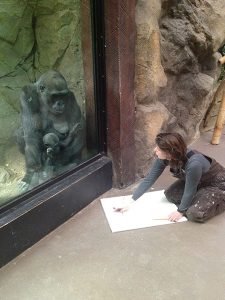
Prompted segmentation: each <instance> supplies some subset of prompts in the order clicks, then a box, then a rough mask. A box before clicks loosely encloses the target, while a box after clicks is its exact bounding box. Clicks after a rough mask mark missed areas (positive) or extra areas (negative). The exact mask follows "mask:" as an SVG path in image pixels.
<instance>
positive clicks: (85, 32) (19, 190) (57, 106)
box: [0, 0, 99, 206]
mask: <svg viewBox="0 0 225 300" xmlns="http://www.w3.org/2000/svg"><path fill="white" fill-rule="evenodd" d="M0 22H1V26H0V39H1V43H0V96H1V99H0V116H1V118H0V206H3V205H5V204H6V203H9V202H10V201H12V200H13V199H16V198H17V197H18V196H19V195H20V196H21V195H23V194H24V193H26V192H29V191H31V190H33V189H34V188H36V187H38V186H40V185H41V184H43V183H45V182H47V181H51V180H52V179H53V178H57V176H59V175H61V174H63V173H65V172H67V171H68V170H71V169H74V168H76V167H77V166H79V165H81V164H82V163H83V162H85V161H87V160H88V159H90V158H92V157H94V156H95V155H96V154H97V153H98V151H99V145H98V136H97V132H98V129H97V123H96V108H95V107H96V106H95V99H94V80H93V53H92V49H93V47H92V26H91V8H90V2H89V1H78V0H48V1H45V0H40V1H20V0H10V1H1V3H0Z"/></svg>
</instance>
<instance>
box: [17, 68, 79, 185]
mask: <svg viewBox="0 0 225 300" xmlns="http://www.w3.org/2000/svg"><path fill="white" fill-rule="evenodd" d="M20 101H21V122H22V126H21V128H19V129H18V130H17V133H16V136H17V143H18V145H19V148H20V151H21V152H22V153H24V155H25V160H26V174H25V176H24V178H23V180H22V188H23V190H27V189H30V188H32V187H34V186H36V185H38V184H40V183H42V182H43V181H45V180H46V179H48V178H50V177H51V176H53V175H55V174H58V173H60V172H61V171H62V170H64V169H66V168H65V167H66V166H69V164H71V163H79V161H80V160H81V153H82V149H83V147H84V144H85V122H84V118H83V116H82V114H81V110H80V107H79V106H78V104H77V101H76V98H75V96H74V94H73V93H72V92H71V91H70V90H69V89H68V86H67V83H66V80H65V79H64V77H63V76H62V75H61V74H60V73H59V72H57V71H53V70H51V71H48V72H46V73H45V74H43V75H42V76H41V77H40V78H39V80H38V81H37V82H36V83H34V84H30V85H27V86H24V87H23V89H22V95H21V99H20Z"/></svg>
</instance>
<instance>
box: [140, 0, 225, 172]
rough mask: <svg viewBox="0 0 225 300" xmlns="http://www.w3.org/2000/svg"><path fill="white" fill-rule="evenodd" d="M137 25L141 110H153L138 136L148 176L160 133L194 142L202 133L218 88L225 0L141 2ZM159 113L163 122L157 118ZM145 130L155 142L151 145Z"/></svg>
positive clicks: (145, 115) (145, 114)
mask: <svg viewBox="0 0 225 300" xmlns="http://www.w3.org/2000/svg"><path fill="white" fill-rule="evenodd" d="M136 25H137V46H136V49H137V50H136V102H137V111H143V109H142V108H141V106H143V105H145V106H147V108H145V112H143V113H142V114H141V115H140V114H137V118H140V117H141V118H143V120H142V121H141V122H140V120H137V122H136V134H135V136H136V149H139V148H140V149H141V151H137V157H136V165H137V174H138V175H139V176H142V175H143V174H144V173H146V171H147V168H148V166H147V164H146V162H147V161H149V160H150V159H151V157H152V151H153V144H154V137H155V134H156V133H158V132H159V131H162V130H164V131H178V132H180V133H181V134H182V135H183V136H184V137H185V139H186V140H187V141H188V142H190V141H191V140H193V139H194V138H196V137H197V136H198V135H199V127H200V124H201V122H202V120H203V119H204V116H205V114H206V111H207V109H208V107H209V105H210V103H211V102H212V100H213V94H214V92H215V90H216V87H217V85H218V83H217V79H218V75H219V72H220V68H219V66H218V63H217V62H218V57H219V54H218V49H219V48H220V47H221V46H222V45H223V44H224V43H225V2H224V1H223V0H218V1H213V0H191V1H187V0H181V1H174V0H162V1H157V0H138V1H137V6H136ZM157 37H160V42H158V38H157ZM159 103H160V105H158V104H159ZM158 110H159V111H158ZM156 111H158V113H156ZM157 114H158V115H160V116H161V117H160V121H159V120H158V121H156V120H155V116H156V115H157ZM168 116H169V117H168ZM148 122H152V123H153V124H152V125H151V126H150V125H148ZM141 126H142V128H141ZM145 128H147V129H145ZM151 128H152V129H151ZM142 132H145V133H147V134H148V137H147V139H148V140H150V141H151V143H146V141H145V140H146V137H145V136H144V134H142ZM144 147H145V149H142V148H144ZM143 157H145V159H143Z"/></svg>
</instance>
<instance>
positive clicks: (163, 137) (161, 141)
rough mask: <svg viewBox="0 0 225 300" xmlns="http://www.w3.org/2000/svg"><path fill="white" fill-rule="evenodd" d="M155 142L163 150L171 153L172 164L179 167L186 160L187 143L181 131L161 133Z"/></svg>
mask: <svg viewBox="0 0 225 300" xmlns="http://www.w3.org/2000/svg"><path fill="white" fill-rule="evenodd" d="M155 142H156V145H157V146H158V147H159V148H160V149H161V150H163V151H165V152H167V153H169V154H170V155H171V162H170V164H171V165H174V166H177V167H178V166H180V165H181V164H183V163H184V162H185V161H186V159H187V158H186V152H187V145H186V143H185V141H184V139H183V137H182V136H181V135H180V134H179V133H175V132H174V133H172V132H171V133H170V132H168V133H159V134H157V136H156V138H155Z"/></svg>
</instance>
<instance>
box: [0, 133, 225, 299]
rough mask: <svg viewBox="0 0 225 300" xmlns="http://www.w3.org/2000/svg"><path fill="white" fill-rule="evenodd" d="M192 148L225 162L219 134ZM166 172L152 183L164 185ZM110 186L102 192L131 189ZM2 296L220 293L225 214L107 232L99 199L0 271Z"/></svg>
mask: <svg viewBox="0 0 225 300" xmlns="http://www.w3.org/2000/svg"><path fill="white" fill-rule="evenodd" d="M211 134H212V133H205V134H203V135H202V137H201V138H200V139H199V140H198V141H197V142H196V143H194V145H192V147H194V148H196V149H198V150H201V151H204V152H205V153H206V154H208V155H212V156H213V157H214V158H216V159H217V160H218V161H220V162H221V163H223V164H224V165H225V155H224V153H225V136H224V135H223V137H222V141H221V143H220V145H218V146H213V145H210V139H211ZM168 178H169V177H167V176H166V174H165V175H164V176H162V177H161V179H160V180H159V181H158V183H157V185H155V187H156V188H157V189H158V188H159V189H160V188H163V187H165V185H167V184H168V183H169V179H168ZM134 186H135V185H133V186H131V187H129V188H128V189H126V190H123V191H121V190H120V191H118V190H115V189H112V190H110V191H109V192H108V193H106V194H104V195H103V196H104V197H108V196H112V195H118V194H122V193H124V194H126V193H129V192H130V191H131V190H132V189H133V188H134ZM0 299H1V300H14V299H15V300H36V299H37V300H58V299H59V300H73V299H74V300H89V299H90V300H131V299H137V300H145V299H146V300H170V299H177V300H186V299H188V300H189V299H194V300H203V299H204V300H223V299H225V213H223V214H221V215H220V216H217V217H215V218H214V219H212V220H210V221H208V222H207V223H205V224H197V223H192V222H184V223H179V224H171V225H163V226H157V227H150V228H145V229H138V230H133V231H126V232H120V233H113V234H112V233H111V231H110V228H109V226H108V223H107V220H106V218H105V216H104V213H103V210H102V208H101V204H100V201H99V199H96V200H95V201H94V202H93V203H92V204H90V205H89V206H88V207H86V208H85V209H84V210H82V211H81V212H80V213H78V214H77V215H75V216H74V217H73V218H71V219H70V220H69V221H68V222H66V223H65V224H63V225H62V226H61V227H59V228H58V229H56V230H55V231H54V232H52V233H51V234H49V235H48V236H47V237H45V238H44V239H42V240H41V241H40V242H39V243H37V244H36V245H34V246H33V247H32V248H31V249H29V250H27V251H26V252H24V253H23V254H22V255H20V256H19V257H17V258H16V259H15V260H13V261H12V262H10V263H9V264H8V265H6V266H5V267H3V268H2V269H1V270H0Z"/></svg>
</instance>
